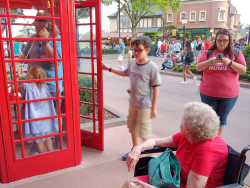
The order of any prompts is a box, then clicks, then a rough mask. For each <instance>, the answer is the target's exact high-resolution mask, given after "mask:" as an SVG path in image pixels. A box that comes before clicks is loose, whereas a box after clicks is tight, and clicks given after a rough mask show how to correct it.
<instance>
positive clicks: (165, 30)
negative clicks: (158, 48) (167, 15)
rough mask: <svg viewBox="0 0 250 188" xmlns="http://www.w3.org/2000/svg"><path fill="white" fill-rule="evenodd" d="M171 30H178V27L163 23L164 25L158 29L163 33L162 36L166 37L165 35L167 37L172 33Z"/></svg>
mask: <svg viewBox="0 0 250 188" xmlns="http://www.w3.org/2000/svg"><path fill="white" fill-rule="evenodd" d="M173 30H178V27H177V26H176V25H174V24H170V25H164V26H161V27H160V29H159V31H160V32H162V33H163V38H166V35H167V37H168V36H169V35H172V31H173Z"/></svg>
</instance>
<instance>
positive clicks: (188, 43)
mask: <svg viewBox="0 0 250 188" xmlns="http://www.w3.org/2000/svg"><path fill="white" fill-rule="evenodd" d="M191 43H192V41H191V40H188V41H187V42H186V45H185V47H186V48H187V51H192V47H191Z"/></svg>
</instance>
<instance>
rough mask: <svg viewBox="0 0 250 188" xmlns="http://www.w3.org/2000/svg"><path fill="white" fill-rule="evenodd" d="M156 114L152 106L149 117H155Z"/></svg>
mask: <svg viewBox="0 0 250 188" xmlns="http://www.w3.org/2000/svg"><path fill="white" fill-rule="evenodd" d="M156 114H157V111H156V109H154V108H152V111H151V118H152V119H153V118H155V117H156Z"/></svg>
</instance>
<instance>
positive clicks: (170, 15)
mask: <svg viewBox="0 0 250 188" xmlns="http://www.w3.org/2000/svg"><path fill="white" fill-rule="evenodd" d="M167 22H173V14H172V13H170V14H167Z"/></svg>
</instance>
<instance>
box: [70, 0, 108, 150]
mask: <svg viewBox="0 0 250 188" xmlns="http://www.w3.org/2000/svg"><path fill="white" fill-rule="evenodd" d="M91 7H94V8H95V23H92V20H93V19H92V11H91V10H90V23H86V24H75V25H74V28H76V26H80V25H90V40H77V42H90V43H91V57H83V56H81V57H79V56H78V57H76V58H85V59H91V62H92V73H86V72H78V74H86V75H92V84H93V85H92V88H83V87H78V88H79V89H86V90H92V91H93V92H92V95H93V96H92V98H93V103H90V105H92V106H94V107H95V106H98V119H96V118H95V108H93V117H91V118H90V117H87V116H83V115H80V114H79V116H80V117H81V118H85V119H91V120H93V132H89V131H86V130H81V142H82V145H83V146H87V147H90V148H94V149H97V150H99V151H104V124H103V123H104V121H103V75H102V66H101V61H102V43H101V41H102V39H101V1H100V0H89V1H84V2H82V1H78V2H77V1H76V2H75V8H90V9H91ZM92 25H96V39H95V40H93V31H92V29H93V27H92ZM74 32H75V31H74ZM94 42H96V57H94V56H93V44H94ZM72 45H75V46H76V42H73V43H72ZM94 59H97V66H96V67H97V73H94V71H93V70H94V64H93V60H94ZM94 76H97V94H98V102H97V104H95V100H94V99H95V92H94V91H96V89H95V87H94ZM78 99H79V98H78ZM78 103H79V101H78ZM80 103H83V104H89V103H86V102H82V101H80ZM79 116H78V117H79ZM96 120H98V131H99V132H98V133H97V132H96V127H95V126H96V124H95V123H96Z"/></svg>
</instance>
